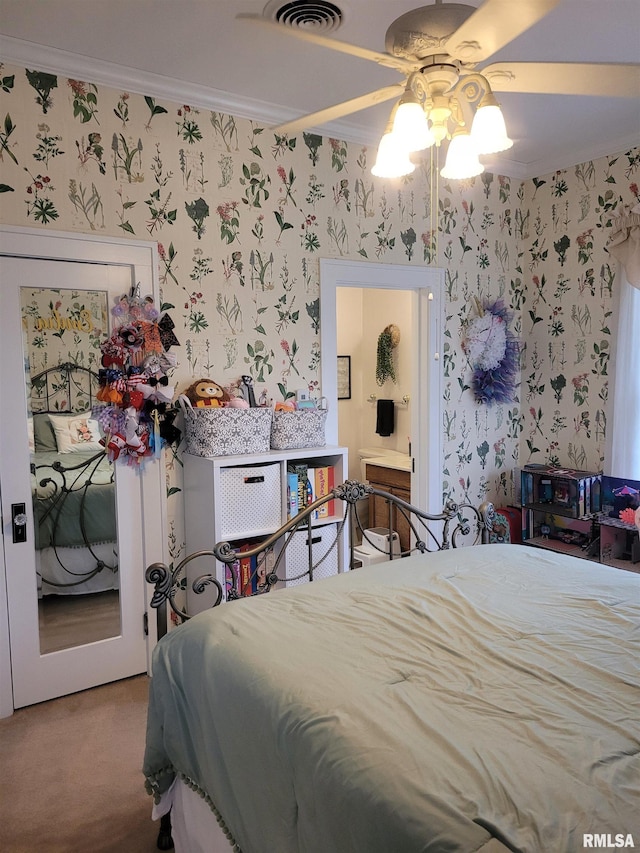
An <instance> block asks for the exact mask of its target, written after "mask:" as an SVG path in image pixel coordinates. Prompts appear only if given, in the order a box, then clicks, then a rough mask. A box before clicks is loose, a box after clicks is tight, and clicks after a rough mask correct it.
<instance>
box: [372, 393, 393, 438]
mask: <svg viewBox="0 0 640 853" xmlns="http://www.w3.org/2000/svg"><path fill="white" fill-rule="evenodd" d="M395 419H396V410H395V405H394V402H393V400H378V413H377V418H376V432H377V433H378V435H384V436H387V435H391V433H392V432H393V430H394V429H395Z"/></svg>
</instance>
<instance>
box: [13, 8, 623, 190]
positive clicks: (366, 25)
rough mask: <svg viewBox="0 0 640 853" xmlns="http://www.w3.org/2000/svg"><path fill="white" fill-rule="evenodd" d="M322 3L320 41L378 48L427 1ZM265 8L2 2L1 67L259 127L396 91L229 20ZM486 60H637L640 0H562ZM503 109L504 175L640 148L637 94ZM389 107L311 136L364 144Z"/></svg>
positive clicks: (368, 69)
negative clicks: (324, 24) (507, 142)
mask: <svg viewBox="0 0 640 853" xmlns="http://www.w3.org/2000/svg"><path fill="white" fill-rule="evenodd" d="M332 1H333V2H334V3H335V4H336V5H338V6H339V7H340V8H341V9H342V11H343V13H344V21H343V24H342V26H341V27H340V28H339V29H338V30H337V31H335V32H331V33H326V35H329V36H330V37H331V38H336V39H342V40H344V41H347V42H351V43H352V44H357V45H360V46H363V47H367V48H370V49H372V50H376V51H380V52H384V40H385V33H386V30H387V27H388V26H389V24H390V23H391V21H392V20H394V19H395V18H397V17H398V16H399V15H402V14H404V13H405V12H408V11H410V10H411V9H414V8H416V7H417V6H419V5H430V3H428V2H425V0H417V2H416V0H332ZM283 2H284V0H283ZM511 2H513V3H517V2H519V0H511ZM265 5H266V0H0V58H1V59H2V61H4V62H5V63H15V64H19V65H23V66H24V67H27V68H37V69H38V70H42V71H52V72H57V73H59V74H64V75H67V76H71V77H75V78H77V79H82V80H87V81H90V82H95V83H101V84H105V85H110V86H113V87H114V88H116V89H120V90H122V91H129V92H139V93H143V94H148V95H153V96H156V97H165V98H167V99H171V100H174V101H177V102H178V103H186V104H189V105H191V106H194V107H195V106H200V107H202V108H209V109H213V110H219V111H222V112H227V113H231V114H233V115H235V116H238V117H244V118H250V119H254V120H256V121H259V122H261V123H263V124H266V125H276V124H278V123H282V122H283V121H286V120H290V119H292V118H296V117H297V116H299V115H304V114H306V113H310V112H314V111H316V110H319V109H322V108H323V107H327V106H331V105H332V104H335V103H339V102H341V101H344V100H347V99H348V98H353V97H356V96H358V95H362V94H364V93H366V92H370V91H372V90H374V89H377V88H379V87H382V86H386V85H389V84H390V83H395V82H401V79H402V78H401V76H400V75H399V74H398V73H397V72H395V71H393V70H391V69H387V68H382V67H380V66H378V65H376V64H374V63H372V62H369V61H366V60H363V59H358V58H355V57H352V56H348V55H345V54H342V53H337V52H334V51H331V50H327V49H325V48H323V47H318V46H315V45H309V44H306V43H304V42H301V41H299V40H298V39H295V38H293V37H292V36H290V35H287V34H286V33H284V34H280V33H278V32H272V31H271V29H269V28H262V27H260V26H258V25H256V24H253V23H251V22H248V21H238V20H236V17H235V16H236V15H237V14H238V13H240V12H249V13H254V14H260V13H261V12H262V10H263V8H264V6H265ZM468 5H472V6H478V5H480V0H468ZM490 61H491V62H494V61H533V62H536V61H556V62H612V63H616V62H618V63H621V62H624V63H638V62H639V61H640V0H561V2H560V4H559V6H558V7H556V8H555V9H554V10H553V11H551V12H550V13H549V14H548V15H547V16H546V17H545V18H544V19H543V20H542V21H541V22H540V23H538V24H537V25H535V26H534V27H532V28H531V29H530V30H528V31H527V32H525V33H524V34H523V35H521V36H520V37H518V38H517V39H515V40H514V41H512V42H511V43H510V44H508V45H507V46H506V47H504V48H503V49H502V50H500V51H499V52H498V53H496V54H495V55H494V56H493V57H491V60H490ZM485 64H487V63H485ZM500 101H501V104H502V108H503V112H504V114H505V119H506V122H507V128H508V131H509V135H510V136H511V137H512V138H513V139H514V142H515V144H514V146H513V148H512V149H511V150H510V151H507V152H505V153H504V154H502V155H496V157H495V159H493V160H492V161H488V160H486V161H485V162H486V165H487V166H488V167H489V168H493V170H494V171H499V172H501V173H502V174H506V175H510V176H511V177H515V178H527V177H533V176H535V175H540V174H546V173H548V172H550V171H554V170H555V169H561V168H566V167H570V166H572V165H575V164H577V163H579V162H582V161H584V160H588V159H592V158H595V157H600V156H603V155H605V154H612V153H616V152H618V151H623V150H626V149H628V148H629V147H631V146H633V145H638V144H640V91H638V95H637V97H636V98H612V99H604V98H595V97H575V96H574V97H569V96H560V95H530V94H512V93H503V94H501V95H500ZM391 105H392V104H391V102H387V103H386V104H382V105H379V106H376V107H371V108H369V109H367V110H362V111H361V112H359V113H354V114H352V115H351V116H347V117H346V118H344V119H340V120H338V121H335V122H333V123H331V124H329V125H326V126H324V127H322V128H314V130H316V131H317V132H321V133H325V134H328V135H331V136H335V137H339V138H341V139H346V140H349V141H354V142H359V143H365V144H374V145H375V144H376V143H377V141H378V139H379V137H380V135H381V134H382V132H383V130H384V127H385V124H386V121H387V118H388V115H389V112H390V109H391ZM310 129H311V128H310Z"/></svg>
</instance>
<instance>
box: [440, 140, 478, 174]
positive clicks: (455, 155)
mask: <svg viewBox="0 0 640 853" xmlns="http://www.w3.org/2000/svg"><path fill="white" fill-rule="evenodd" d="M482 172H484V166H483V165H482V163H481V162H480V161H479V160H478V152H477V149H476V147H475V145H474V143H473V141H472V139H471V136H470V134H469V132H468V131H467V130H466V129H465V128H462V127H459V128H458V129H457V130H455V131H454V133H453V136H452V137H451V142H450V143H449V150H448V151H447V160H446V162H445V164H444V166H443V167H442V169H441V170H440V174H441V175H442V177H443V178H448V179H450V180H454V181H459V180H462V179H463V178H473V177H475V176H476V175H480V174H481V173H482Z"/></svg>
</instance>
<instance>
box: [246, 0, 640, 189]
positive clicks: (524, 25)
mask: <svg viewBox="0 0 640 853" xmlns="http://www.w3.org/2000/svg"><path fill="white" fill-rule="evenodd" d="M559 2H560V0H518V2H517V3H516V2H513V0H484V2H483V3H481V4H480V6H478V8H476V7H474V6H467V5H464V4H461V3H445V2H442V0H435V3H434V4H433V5H430V6H422V7H420V8H418V9H414V10H413V11H411V12H407V13H406V14H404V15H401V16H400V17H399V18H397V19H396V20H395V21H393V23H392V24H391V25H390V27H389V29H388V30H387V33H386V37H385V50H386V53H379V52H377V51H374V50H369V49H367V48H362V47H359V46H357V45H353V44H349V43H347V42H343V41H339V40H337V39H332V38H329V37H327V36H324V35H321V34H320V33H319V32H318V31H317V28H314V26H313V20H311V21H304V22H303V24H302V25H299V26H283V25H282V24H281V23H279V22H278V21H277V20H275V19H273V18H269V17H265V16H262V15H255V14H239V15H238V16H237V17H238V18H240V19H244V20H249V21H254V22H256V23H259V24H261V25H263V26H269V27H272V28H274V27H275V28H277V29H278V31H280V32H285V33H288V34H289V35H293V36H295V37H296V38H299V39H303V40H305V41H307V42H311V43H312V44H316V45H319V46H321V47H327V48H330V49H332V50H337V51H341V52H342V53H347V54H350V55H352V56H356V57H359V58H361V59H367V60H370V61H373V62H376V63H377V64H378V65H382V66H385V67H388V68H392V69H393V70H395V71H398V72H400V73H401V74H402V75H403V76H404V80H403V81H401V82H399V83H396V84H392V85H390V86H385V87H383V88H381V89H377V90H376V91H374V92H369V93H367V94H365V95H361V96H359V97H357V98H352V99H351V100H348V101H344V102H342V103H339V104H335V105H334V106H331V107H327V108H326V109H323V110H319V111H318V112H315V113H311V114H310V115H306V116H302V117H301V118H299V119H295V120H294V121H289V122H286V123H285V124H281V125H279V126H278V127H276V128H274V131H275V132H276V133H296V132H298V131H300V130H306V129H308V128H311V127H317V126H319V125H321V124H324V123H325V122H328V121H332V120H335V119H338V118H341V117H343V116H346V115H349V114H350V113H354V112H358V111H359V110H362V109H366V108H367V107H371V106H373V105H375V104H379V103H382V102H383V101H388V100H391V99H396V101H397V103H396V104H395V105H394V108H393V111H392V113H391V117H390V120H389V124H388V126H387V129H386V131H385V134H384V135H383V137H382V139H381V141H380V145H379V148H378V156H377V160H376V163H375V165H374V166H373V168H372V173H373V174H375V175H379V176H381V177H397V176H400V175H404V174H408V173H409V172H411V171H413V169H414V168H415V164H414V163H413V162H412V160H411V159H410V156H409V155H410V154H411V153H412V152H415V151H420V150H423V149H424V148H427V147H429V146H431V145H436V146H439V145H441V144H442V142H444V141H445V140H450V143H449V148H448V153H447V159H446V163H445V166H444V167H443V169H442V170H441V174H442V175H443V176H444V177H448V178H467V177H472V176H473V175H477V174H479V173H480V172H482V171H483V169H484V167H483V166H482V164H481V163H480V161H479V159H478V156H479V155H482V154H493V153H496V152H498V151H503V150H506V149H507V148H509V147H511V145H512V144H513V143H512V141H511V140H510V139H509V137H508V136H507V132H506V128H505V123H504V118H503V117H502V112H501V110H500V107H499V105H498V102H497V100H496V98H495V94H494V92H521V93H548V94H567V95H599V96H610V97H637V96H638V93H639V92H640V65H630V64H605V63H598V64H588V63H564V62H496V63H492V64H489V65H484V66H483V67H481V66H482V64H483V63H484V62H485V61H486V60H488V59H490V58H491V57H492V56H493V55H494V54H496V53H497V52H498V50H500V49H501V48H502V47H504V46H505V45H507V44H508V43H509V42H511V41H513V39H515V38H516V37H517V36H519V35H520V34H521V33H523V32H525V30H528V29H529V28H530V27H532V26H533V25H534V24H536V23H537V22H538V21H540V20H541V19H542V18H543V17H544V16H545V15H547V14H548V13H549V12H551V11H552V9H553V8H554V7H555V6H557V5H558V4H559ZM269 5H271V4H269ZM287 5H288V6H291V5H295V4H291V3H289V4H287ZM314 30H315V31H314Z"/></svg>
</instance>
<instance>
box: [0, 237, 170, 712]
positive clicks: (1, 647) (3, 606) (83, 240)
mask: <svg viewBox="0 0 640 853" xmlns="http://www.w3.org/2000/svg"><path fill="white" fill-rule="evenodd" d="M0 254H1V255H7V256H12V257H17V258H20V257H33V258H38V259H45V260H64V261H84V262H87V263H111V264H124V265H128V266H131V267H132V268H135V273H136V278H137V279H138V280H139V281H140V283H141V287H142V289H143V292H146V293H149V292H152V293H153V294H154V297H155V299H156V300H159V280H158V255H157V244H156V243H151V242H144V241H137V240H120V239H118V238H115V237H113V238H111V237H94V236H89V235H85V234H74V233H66V232H56V231H43V230H41V229H36V228H19V227H16V226H0ZM0 287H2V282H1V281H0ZM0 393H1V392H0ZM139 482H140V492H139V495H140V501H141V503H142V518H143V523H142V530H141V531H140V536H141V540H142V543H141V544H142V547H141V553H142V557H143V559H142V565H141V566H140V583H141V584H142V585H143V589H144V602H145V610H146V612H147V614H148V618H147V622H148V636H147V669H148V671H150V664H151V653H152V651H153V648H154V646H155V644H156V642H157V623H156V619H155V611H153V610H151V609H150V603H151V597H152V594H153V589H152V588H151V586H150V585H149V584H147V583H146V582H145V578H144V571H145V568H146V566H148V565H149V564H150V563H152V562H156V561H160V562H166V550H167V528H166V473H165V464H164V457H162V458H161V459H160V460H157V461H151V460H149V462H148V463H146V465H145V472H144V476H141V477H140V478H139ZM0 485H1V484H0ZM10 536H11V519H10V518H6V517H3V519H2V549H1V550H0V717H4V716H9V715H10V714H12V713H13V709H14V705H13V688H12V677H11V657H10V645H9V602H8V599H7V579H6V564H5V554H4V547H5V537H10ZM141 616H142V614H141ZM152 617H153V618H152ZM141 630H142V627H141Z"/></svg>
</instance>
